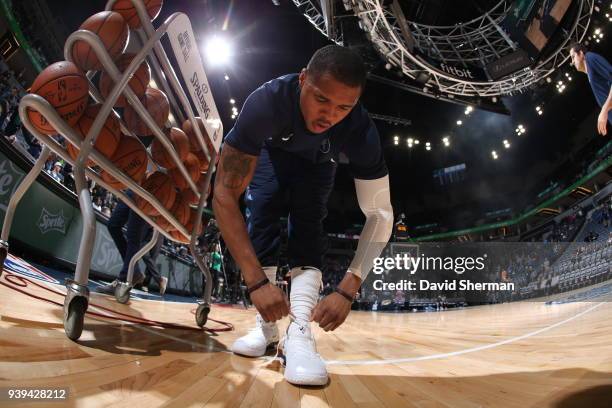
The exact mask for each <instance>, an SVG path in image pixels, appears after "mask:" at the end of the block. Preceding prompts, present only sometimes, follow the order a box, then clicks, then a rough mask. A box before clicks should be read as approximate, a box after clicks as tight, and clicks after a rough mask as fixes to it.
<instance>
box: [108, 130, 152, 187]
mask: <svg viewBox="0 0 612 408" xmlns="http://www.w3.org/2000/svg"><path fill="white" fill-rule="evenodd" d="M111 161H112V162H113V164H114V165H115V166H117V168H118V169H119V170H121V171H122V172H123V173H125V174H126V175H127V176H128V177H130V178H131V179H132V180H134V181H135V182H136V183H138V184H140V182H141V181H142V179H143V178H144V175H145V173H146V171H147V164H148V162H149V158H148V156H147V150H146V149H145V147H144V145H143V144H142V143H141V142H140V140H138V139H136V138H135V137H130V136H123V137H122V138H121V140H120V142H119V146H117V150H116V151H115V154H113V157H111ZM100 175H101V176H102V179H103V180H104V181H106V182H107V183H108V184H110V185H112V186H113V187H115V188H116V189H118V190H123V189H125V188H126V187H125V186H124V185H123V183H121V182H120V181H119V180H117V179H115V178H114V177H113V176H111V175H110V174H108V173H107V172H105V171H102V173H101V174H100Z"/></svg>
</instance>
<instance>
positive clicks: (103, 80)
mask: <svg viewBox="0 0 612 408" xmlns="http://www.w3.org/2000/svg"><path fill="white" fill-rule="evenodd" d="M135 55H136V54H123V55H122V56H121V57H120V58H119V61H117V68H119V71H120V72H121V73H123V72H125V70H126V69H127V67H128V66H129V65H130V62H132V60H133V59H134V56H135ZM150 81H151V68H149V64H147V61H146V60H145V61H142V63H141V64H140V66H139V67H138V68H137V69H136V71H135V72H134V76H132V79H130V80H129V81H128V86H129V87H130V89H131V90H132V91H133V92H134V93H135V94H136V96H137V97H139V98H142V97H143V96H144V94H145V91H146V90H147V86H149V82H150ZM99 85H100V93H101V94H102V96H103V97H104V99H106V98H108V95H110V93H111V90H112V89H113V85H115V83H114V82H113V80H112V79H111V76H110V75H108V74H107V73H106V72H105V71H103V72H102V75H100V84H99ZM126 104H127V100H126V98H125V96H123V94H121V95H119V98H118V99H117V102H115V106H116V107H118V108H124V107H125V106H126Z"/></svg>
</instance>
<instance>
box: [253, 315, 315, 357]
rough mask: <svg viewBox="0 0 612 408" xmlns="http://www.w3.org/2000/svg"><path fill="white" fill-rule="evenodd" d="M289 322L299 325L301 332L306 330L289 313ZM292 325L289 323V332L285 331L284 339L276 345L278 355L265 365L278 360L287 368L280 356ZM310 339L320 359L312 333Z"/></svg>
mask: <svg viewBox="0 0 612 408" xmlns="http://www.w3.org/2000/svg"><path fill="white" fill-rule="evenodd" d="M289 320H291V323H295V324H297V325H298V327H299V329H300V330H301V331H304V330H305V325H304V324H300V323H299V322H298V320H297V318H296V317H295V316H294V315H293V314H292V313H289ZM291 323H289V326H287V330H286V331H285V335H284V336H283V338H282V339H280V341H279V342H278V344H277V345H276V354H274V357H272V359H271V360H270V361H267V362H266V363H265V364H268V363H271V362H273V361H276V360H278V361H280V362H281V365H283V366H285V359H284V358H282V357H279V354H280V349H281V347H283V346H284V344H285V341H286V340H287V337H288V336H289V328H290V327H291ZM309 337H310V342H311V343H313V344H314V349H315V355H317V356H318V357H319V358H320V355H319V353H318V352H317V345H316V343H314V341H313V339H312V332H311V333H310V336H309Z"/></svg>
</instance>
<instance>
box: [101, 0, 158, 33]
mask: <svg viewBox="0 0 612 408" xmlns="http://www.w3.org/2000/svg"><path fill="white" fill-rule="evenodd" d="M162 3H163V2H162V0H144V5H145V7H146V8H147V13H149V17H150V19H151V20H155V18H156V17H157V15H158V14H159V11H160V10H161V8H162ZM112 10H113V11H116V12H117V13H119V14H121V15H122V16H123V18H124V19H125V21H127V23H128V25H129V26H130V28H131V29H136V28H140V26H141V25H142V24H141V22H140V18H139V17H138V12H137V11H136V8H135V7H134V5H133V4H132V1H131V0H118V1H117V2H115V4H113V7H112Z"/></svg>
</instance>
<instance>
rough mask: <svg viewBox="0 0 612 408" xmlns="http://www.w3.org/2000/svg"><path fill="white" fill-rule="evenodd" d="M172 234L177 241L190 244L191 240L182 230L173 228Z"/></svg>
mask: <svg viewBox="0 0 612 408" xmlns="http://www.w3.org/2000/svg"><path fill="white" fill-rule="evenodd" d="M170 236H171V237H172V238H173V239H174V240H175V241H177V242H182V243H183V244H189V243H190V242H191V241H190V240H189V239H187V238H185V236H184V235H183V234H181V233H180V232H178V230H172V231H170Z"/></svg>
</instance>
